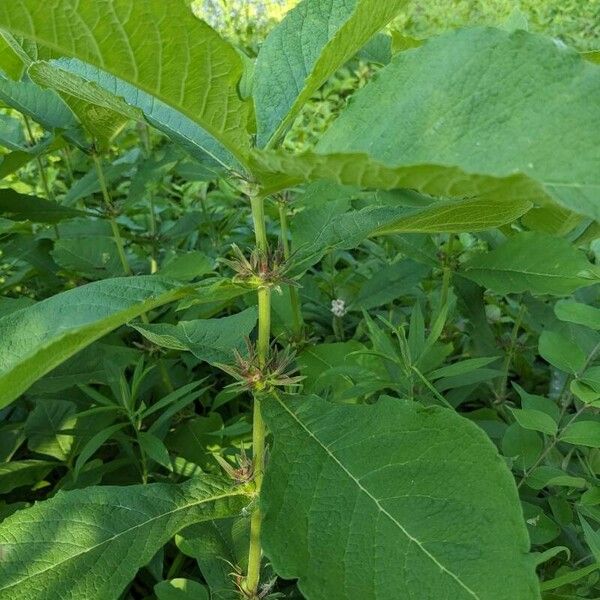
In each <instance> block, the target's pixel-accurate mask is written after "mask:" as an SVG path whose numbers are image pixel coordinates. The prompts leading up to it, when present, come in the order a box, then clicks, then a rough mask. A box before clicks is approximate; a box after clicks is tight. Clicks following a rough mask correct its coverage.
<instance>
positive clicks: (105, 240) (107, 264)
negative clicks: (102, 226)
mask: <svg viewBox="0 0 600 600" xmlns="http://www.w3.org/2000/svg"><path fill="white" fill-rule="evenodd" d="M50 254H51V255H52V258H53V259H54V261H55V262H56V264H57V265H58V266H59V267H61V268H62V269H65V270H66V271H70V272H72V273H76V274H77V275H79V276H81V277H85V278H87V279H91V280H96V279H106V278H107V277H116V276H118V275H120V274H122V273H123V265H122V263H121V261H120V259H119V254H118V248H117V245H116V243H115V240H114V238H111V237H102V236H95V237H92V238H89V237H88V238H84V237H80V238H79V237H76V238H60V239H58V240H56V242H55V243H54V248H53V249H52V251H51V253H50Z"/></svg>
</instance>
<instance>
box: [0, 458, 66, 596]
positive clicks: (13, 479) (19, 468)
mask: <svg viewBox="0 0 600 600" xmlns="http://www.w3.org/2000/svg"><path fill="white" fill-rule="evenodd" d="M55 466H57V465H56V463H52V462H49V461H47V460H35V459H27V460H13V461H11V462H8V463H3V464H0V494H8V492H12V490H14V489H17V488H20V487H24V486H32V485H34V484H36V483H40V482H41V481H42V480H43V479H44V477H46V475H48V473H50V471H52V469H53V468H54V467H55ZM0 573H1V570H0ZM0 597H1V596H0Z"/></svg>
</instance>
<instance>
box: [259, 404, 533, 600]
mask: <svg viewBox="0 0 600 600" xmlns="http://www.w3.org/2000/svg"><path fill="white" fill-rule="evenodd" d="M263 410H264V413H265V417H266V420H267V423H268V426H269V428H270V430H271V431H272V432H273V437H274V440H275V442H274V447H273V451H272V453H271V458H270V463H269V466H268V469H267V473H266V476H265V481H264V484H263V490H262V493H261V502H262V505H263V507H264V512H265V517H264V524H263V527H264V549H265V552H266V554H267V556H268V557H269V559H270V560H271V562H272V564H273V567H274V568H275V570H276V571H277V573H278V574H279V575H280V576H282V577H283V578H285V579H292V578H299V587H300V589H301V591H302V592H303V594H304V595H305V597H306V598H309V599H310V600H319V599H329V598H336V599H339V600H344V599H348V600H350V599H352V600H354V599H355V598H404V597H414V598H422V597H424V596H426V597H431V598H442V597H444V598H452V599H453V600H454V599H456V600H458V599H459V598H460V599H462V598H464V599H465V600H466V599H470V600H472V599H478V598H479V599H484V598H490V599H491V598H493V599H494V600H513V599H514V598H520V599H523V600H530V599H531V600H533V599H538V598H540V595H539V591H538V583H537V577H536V575H535V562H534V560H533V557H531V556H528V555H527V552H528V548H529V540H528V536H527V532H526V529H525V525H524V523H523V518H522V513H521V508H520V504H519V499H518V497H517V492H516V489H515V486H514V483H513V480H512V477H511V475H510V473H509V471H508V470H507V469H506V466H505V465H504V464H503V462H502V460H501V459H500V457H499V456H498V455H497V452H496V450H495V449H494V447H493V445H492V444H491V443H490V441H489V439H488V438H487V436H486V435H485V434H484V433H483V432H482V431H481V430H479V428H478V427H476V426H475V425H473V424H471V423H469V422H468V421H466V420H464V419H462V418H461V417H459V416H458V415H457V414H455V413H454V412H451V411H448V410H446V409H439V408H423V407H421V406H419V405H416V404H411V403H404V402H402V401H400V400H394V399H382V400H380V401H379V402H377V403H376V404H375V405H361V406H344V405H336V404H331V403H328V402H325V401H324V400H322V399H320V398H318V397H315V396H311V397H298V396H281V397H280V396H277V397H268V398H265V399H264V401H263ZM466 456H471V457H472V456H477V461H475V462H468V466H467V463H466V462H465V457H466ZM490 515H494V516H493V518H490ZM382 561H385V564H386V565H393V568H378V565H379V566H381V565H382V564H383V563H382ZM423 586H426V588H424V587H423ZM425 589H426V591H425V593H424V590H425Z"/></svg>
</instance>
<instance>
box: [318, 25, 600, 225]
mask: <svg viewBox="0 0 600 600" xmlns="http://www.w3.org/2000/svg"><path fill="white" fill-rule="evenodd" d="M599 96H600V69H599V68H598V67H597V66H596V65H593V64H591V63H589V62H587V61H585V60H584V59H583V58H581V57H580V56H579V55H578V54H577V52H575V51H573V50H569V49H567V48H565V47H559V45H557V44H556V43H555V42H554V40H551V39H548V38H544V37H542V36H539V35H536V34H531V33H528V32H525V31H514V32H507V31H503V30H498V29H491V28H471V29H462V30H458V31H454V32H449V33H447V34H445V35H442V36H440V37H437V38H433V39H431V40H429V41H427V43H425V44H424V45H423V46H421V47H420V48H416V49H414V50H411V51H408V52H402V53H400V54H398V55H397V56H396V57H395V58H394V59H392V62H391V63H390V64H389V65H388V66H387V67H385V68H384V69H382V70H381V71H380V72H379V73H378V74H377V76H376V78H375V79H374V80H373V81H372V82H371V83H370V84H368V85H367V86H365V87H364V88H363V89H362V90H360V91H359V92H357V93H356V94H355V95H354V96H353V98H352V101H351V102H350V105H349V106H348V108H347V109H346V110H345V111H344V112H343V113H342V114H341V116H340V117H339V118H338V119H337V120H336V121H335V122H334V123H333V125H332V126H331V128H330V129H329V130H328V131H327V132H326V133H325V135H324V137H323V139H322V140H321V141H320V142H319V144H318V145H317V151H318V152H320V153H336V152H345V153H366V154H368V155H369V156H370V157H371V159H372V160H373V161H376V162H378V163H380V164H383V165H386V166H388V167H398V166H401V165H422V164H430V165H445V166H446V167H448V168H450V169H458V170H460V171H461V172H463V173H468V174H473V175H474V174H478V175H479V176H484V175H486V176H493V177H500V178H503V177H510V176H516V174H517V173H521V174H523V175H524V176H526V178H528V179H530V180H531V181H532V182H535V184H537V187H538V188H539V189H541V190H542V191H543V194H544V196H545V198H546V200H548V199H552V200H553V201H555V202H557V203H558V204H560V205H561V206H563V207H565V208H567V209H569V210H572V211H574V212H578V213H580V214H584V215H587V216H589V217H591V218H593V219H596V220H598V219H600V204H599V203H598V201H597V195H598V188H599V186H600V171H599V170H598V168H597V162H596V160H595V157H596V156H597V154H596V152H597V146H598V126H599V124H600V104H599V103H598V102H595V101H591V100H590V99H591V98H598V97H599ZM549 114H552V118H551V119H549V118H548V115H549ZM374 115H378V116H379V118H374ZM534 141H535V143H534ZM573 156H577V157H578V160H577V161H575V162H574V161H573V160H572V158H573Z"/></svg>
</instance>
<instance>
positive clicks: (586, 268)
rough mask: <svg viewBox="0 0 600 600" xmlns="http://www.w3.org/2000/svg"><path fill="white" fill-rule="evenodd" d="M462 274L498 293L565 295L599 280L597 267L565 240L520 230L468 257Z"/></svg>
mask: <svg viewBox="0 0 600 600" xmlns="http://www.w3.org/2000/svg"><path fill="white" fill-rule="evenodd" d="M461 273H462V275H464V276H465V277H468V278H469V279H472V280H473V281H475V282H477V283H478V284H479V285H481V286H483V287H486V288H489V289H491V290H492V291H494V292H497V293H498V294H510V293H518V292H525V291H528V292H531V293H533V294H552V295H555V296H566V295H568V294H571V293H573V292H574V291H575V290H576V289H578V288H580V287H585V286H589V285H593V284H595V283H598V281H600V275H599V271H598V269H597V268H596V267H595V266H594V265H592V264H591V263H590V262H589V261H588V260H587V259H586V257H585V254H583V252H580V251H579V250H577V249H576V248H574V247H573V246H572V245H571V244H570V243H569V242H568V241H567V240H565V239H562V238H556V237H552V236H550V235H547V234H545V233H538V232H522V233H518V234H516V235H513V236H511V237H510V238H508V240H507V241H506V242H504V243H503V244H502V245H500V246H498V248H496V249H494V250H492V251H491V252H487V253H485V254H483V253H482V254H478V255H475V256H473V258H471V259H470V260H468V261H467V262H466V263H465V264H464V265H463V269H462V272H461Z"/></svg>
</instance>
